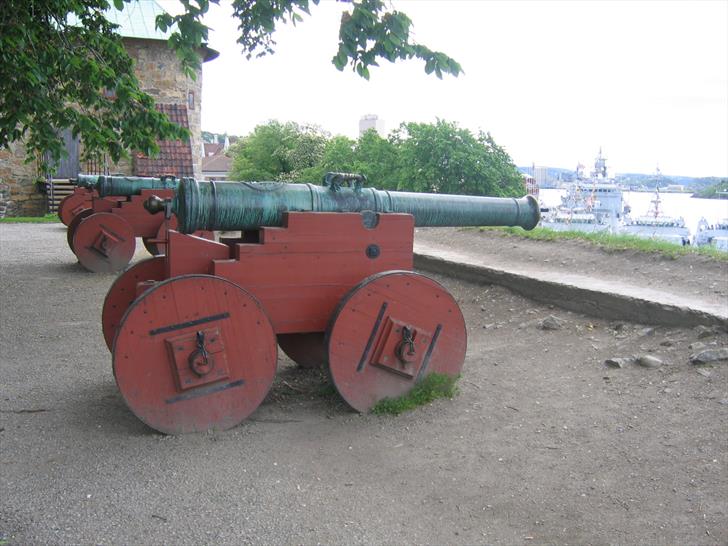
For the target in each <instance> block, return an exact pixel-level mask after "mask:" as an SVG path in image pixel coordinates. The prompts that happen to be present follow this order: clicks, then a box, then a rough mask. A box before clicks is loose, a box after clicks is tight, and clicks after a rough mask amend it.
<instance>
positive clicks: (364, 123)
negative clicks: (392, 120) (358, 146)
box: [359, 114, 387, 138]
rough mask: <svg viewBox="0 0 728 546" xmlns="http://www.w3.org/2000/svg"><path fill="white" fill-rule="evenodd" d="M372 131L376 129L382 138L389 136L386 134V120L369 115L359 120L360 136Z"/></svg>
mask: <svg viewBox="0 0 728 546" xmlns="http://www.w3.org/2000/svg"><path fill="white" fill-rule="evenodd" d="M370 129H374V130H375V131H376V132H377V133H378V134H379V136H380V137H382V138H384V137H385V136H387V135H386V133H385V132H384V120H381V119H379V116H377V115H376V114H367V115H366V116H362V118H361V119H360V120H359V136H361V135H363V134H364V133H366V132H367V131H369V130H370Z"/></svg>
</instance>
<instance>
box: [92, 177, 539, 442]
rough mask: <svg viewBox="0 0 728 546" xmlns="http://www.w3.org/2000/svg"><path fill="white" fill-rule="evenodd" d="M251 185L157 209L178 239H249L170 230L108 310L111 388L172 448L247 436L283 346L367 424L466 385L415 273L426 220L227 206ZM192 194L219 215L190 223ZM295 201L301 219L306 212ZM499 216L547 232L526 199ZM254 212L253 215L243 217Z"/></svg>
mask: <svg viewBox="0 0 728 546" xmlns="http://www.w3.org/2000/svg"><path fill="white" fill-rule="evenodd" d="M243 185H244V186H247V187H248V189H249V190H250V191H258V189H257V188H256V186H255V185H250V184H240V183H235V184H224V185H223V184H210V183H197V182H194V183H193V182H192V181H183V182H182V183H181V184H180V187H179V188H178V190H177V191H176V194H175V197H174V198H173V200H172V201H171V202H170V201H167V202H165V201H163V200H158V199H157V200H155V199H151V200H150V202H149V203H148V204H147V207H148V208H150V209H152V210H165V211H166V212H167V213H171V212H174V213H175V214H177V215H178V217H179V220H180V226H181V228H182V229H184V230H194V229H198V228H205V229H220V228H224V229H228V230H231V229H236V230H240V229H243V231H242V233H241V236H240V237H236V238H222V239H220V241H219V242H216V241H212V240H206V239H203V238H200V237H196V236H192V235H185V234H183V233H180V232H177V231H170V232H169V234H168V241H167V253H166V255H165V256H157V257H153V258H150V259H147V260H144V261H141V262H137V263H136V264H134V265H133V266H132V267H131V268H129V269H128V270H127V271H126V272H124V273H123V274H122V275H120V276H119V277H118V278H117V280H116V281H115V283H114V284H113V285H112V286H111V288H110V290H109V292H108V294H107V296H106V300H105V302H104V308H103V313H102V322H103V332H104V338H105V340H106V342H107V344H108V346H109V348H110V349H111V352H112V355H113V369H114V376H115V378H116V382H117V385H118V387H119V389H120V391H121V394H122V396H123V398H124V400H125V401H126V403H127V405H128V406H129V408H130V409H131V410H132V412H134V413H135V414H136V415H137V416H138V417H139V418H140V419H141V420H142V421H144V422H145V423H147V424H148V425H149V426H151V427H152V428H155V429H156V430H159V431H162V432H165V433H184V432H194V431H204V430H208V429H225V428H229V427H231V426H234V425H236V424H238V423H240V422H241V421H242V420H243V419H245V418H246V417H247V416H248V415H250V414H251V413H252V412H253V411H255V409H256V408H257V407H258V406H259V404H260V403H261V402H262V400H263V399H264V398H265V396H266V394H267V392H268V390H269V389H270V386H271V384H272V382H273V379H274V376H275V373H276V366H277V348H278V346H280V347H281V348H282V349H283V350H284V351H285V352H286V353H287V354H288V355H289V356H290V357H291V359H292V360H294V361H295V362H298V363H299V364H301V365H304V366H312V365H320V366H328V368H329V371H330V375H331V378H332V380H333V383H334V385H335V386H336V389H337V390H338V392H339V393H340V394H341V396H342V397H343V399H344V400H345V401H346V402H347V403H348V404H349V405H350V406H351V407H352V408H354V409H355V410H358V411H368V410H369V409H371V408H372V407H373V406H374V405H375V404H376V403H377V402H378V401H380V400H382V399H383V398H387V397H396V396H399V395H402V394H405V393H407V392H408V391H409V390H411V389H412V388H413V387H414V386H415V385H416V384H417V383H418V382H419V381H421V380H422V379H423V378H424V377H426V376H427V375H428V374H430V373H435V372H436V373H441V374H446V375H449V376H456V375H458V374H459V373H460V371H461V369H462V366H463V363H464V361H465V354H466V348H467V335H466V328H465V321H464V319H463V316H462V313H461V311H460V309H459V307H458V305H457V302H456V301H455V300H454V298H453V297H452V296H451V295H450V294H449V293H448V292H447V290H445V288H443V287H442V286H441V285H440V284H439V283H437V282H436V281H434V280H432V279H429V278H428V277H426V276H424V275H421V274H419V273H416V272H414V271H412V269H413V251H412V248H413V239H414V227H415V225H416V223H417V222H418V217H419V218H423V216H422V214H424V211H423V210H419V209H416V207H413V208H412V210H409V211H407V212H396V211H391V208H393V207H391V206H390V204H386V206H385V208H384V209H378V210H380V212H374V211H372V210H361V211H349V212H313V211H310V210H307V209H304V210H303V211H301V210H293V209H295V208H296V207H294V206H290V204H291V202H289V203H288V205H285V203H283V204H282V203H281V202H280V201H278V202H276V203H274V205H273V206H269V205H270V203H271V202H270V201H268V200H267V198H265V199H266V200H265V201H264V202H263V203H258V204H257V205H256V204H255V203H251V202H250V201H247V202H240V201H238V202H237V204H236V203H235V201H234V199H233V198H231V197H225V195H232V194H227V193H226V192H228V191H229V188H231V187H239V186H243ZM286 186H290V185H286ZM281 187H283V186H281ZM299 188H301V189H300V190H299ZM190 189H192V190H195V191H196V190H199V191H200V192H201V194H205V195H207V196H212V195H213V192H215V194H216V197H218V198H221V199H220V200H218V201H217V202H216V203H214V205H213V204H212V203H210V202H209V201H208V202H203V201H204V200H198V201H197V202H196V203H197V204H196V205H194V206H197V207H198V209H197V211H199V210H201V209H200V208H199V207H200V206H201V207H202V208H206V207H211V206H214V207H216V210H215V211H212V210H209V209H206V212H203V213H200V212H194V210H193V208H185V207H189V206H190V205H189V203H188V204H187V205H185V200H184V199H183V197H184V195H183V193H184V192H185V191H187V190H190ZM231 191H233V193H234V191H235V190H231ZM244 191H247V190H244ZM263 191H268V192H270V191H280V190H271V189H270V188H269V189H265V190H263ZM286 191H287V190H286ZM294 191H300V192H301V193H300V194H298V195H299V197H300V195H305V192H308V195H309V197H308V199H309V201H308V202H309V203H310V202H314V203H315V202H316V200H317V199H318V198H317V197H315V196H318V197H320V198H321V199H318V203H319V204H320V203H324V204H325V203H330V202H339V197H341V196H343V197H344V199H343V201H345V202H358V201H360V200H361V196H360V195H358V196H357V195H348V196H347V195H346V193H347V192H355V191H361V194H366V190H364V189H361V190H357V189H353V188H324V189H322V190H313V191H312V187H310V186H307V185H297V188H296V189H295V190H294ZM374 191H376V190H374ZM319 192H331V193H337V194H339V193H341V194H342V195H336V196H333V197H334V198H335V199H328V198H329V197H330V196H328V195H326V194H321V195H319ZM283 193H286V192H283ZM382 193H390V194H391V195H393V194H395V192H382ZM267 195H269V196H270V193H269V194H267ZM369 195H372V196H376V197H372V199H379V198H380V197H382V196H381V195H377V194H374V193H373V192H369ZM311 196H314V197H313V198H312V197H311ZM198 197H199V195H198ZM385 197H387V196H385ZM394 197H397V196H396V195H394ZM418 198H421V196H418ZM276 199H280V196H279V197H277V198H276ZM427 199H428V197H425V198H424V199H423V201H426V200H427ZM466 199H470V198H466ZM292 202H295V203H296V206H297V207H300V208H303V206H302V205H300V204H301V203H302V202H305V199H301V200H298V201H295V200H294V201H292ZM392 202H393V203H394V202H396V200H392ZM483 203H485V202H483ZM368 204H369V203H368ZM494 204H495V206H502V205H505V207H504V208H503V210H501V211H500V212H498V214H497V215H496V216H497V217H496V221H497V222H504V223H507V224H512V223H520V224H521V225H524V224H525V225H531V224H533V225H535V223H536V222H537V220H538V207H537V206H536V207H532V205H533V204H532V203H531V202H530V201H529V200H527V199H524V200H512V199H504V200H495V201H492V202H490V203H488V205H487V206H491V205H494ZM246 206H247V207H249V208H251V209H252V212H250V211H249V212H248V213H245V212H244V211H243V212H240V211H238V213H235V212H234V211H235V210H236V209H241V208H244V207H246ZM397 206H400V205H397ZM487 206H486V208H487ZM256 207H257V208H256ZM491 208H492V207H491ZM344 210H346V208H345V209H344ZM385 210H386V212H385ZM266 211H268V212H270V214H269V215H266ZM528 211H531V212H528ZM481 213H482V211H481ZM196 214H197V215H198V216H195V215H196ZM246 214H247V216H246ZM468 214H470V212H468ZM489 214H492V211H491V212H490V213H489ZM251 215H252V216H251ZM441 215H442V211H441V212H440V213H438V215H437V217H438V218H441V217H442V216H441ZM195 217H196V218H197V220H191V219H192V218H195ZM250 217H257V218H258V219H257V220H256V222H257V224H258V227H257V229H250V224H248V223H244V222H248V220H244V221H243V220H241V218H250ZM200 218H206V219H204V220H200ZM481 218H482V215H481ZM183 219H184V220H183ZM428 221H429V220H428ZM448 221H449V220H448ZM479 224H480V222H479ZM440 225H442V224H440Z"/></svg>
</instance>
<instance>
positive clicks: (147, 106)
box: [0, 0, 187, 161]
mask: <svg viewBox="0 0 728 546" xmlns="http://www.w3.org/2000/svg"><path fill="white" fill-rule="evenodd" d="M106 8H108V3H107V2H106V1H104V0H42V1H41V0H24V1H14V0H11V1H7V0H6V1H5V2H3V6H2V9H0V147H7V146H9V144H10V143H11V142H14V141H18V140H25V143H26V145H27V148H28V150H29V151H30V152H31V158H34V155H38V156H40V155H41V154H43V153H44V152H49V153H50V155H51V156H52V157H53V158H55V159H58V158H59V157H60V155H61V151H62V148H63V142H62V140H61V139H60V137H59V130H60V129H66V128H70V129H71V131H72V132H73V134H74V136H76V135H78V134H81V135H82V136H83V140H84V144H85V149H86V150H87V151H88V152H91V153H93V152H94V151H105V152H108V153H109V155H110V156H111V158H112V159H113V160H115V161H116V160H118V159H119V158H120V157H121V156H122V155H124V153H125V150H126V149H135V150H142V151H144V152H147V153H149V152H154V151H155V150H156V149H157V144H156V141H157V139H158V138H160V137H167V138H180V137H186V136H187V132H186V131H185V130H183V129H182V128H180V127H178V126H177V125H174V124H172V123H171V122H169V120H168V119H167V118H166V116H164V115H163V114H161V113H159V112H157V111H156V110H155V108H154V101H153V99H152V98H151V97H150V96H149V95H147V94H146V93H143V92H142V91H141V90H140V88H139V82H138V81H137V79H136V77H135V75H134V72H133V66H132V61H131V59H130V58H129V56H128V55H127V53H126V52H125V50H124V47H123V45H122V43H121V39H120V38H119V36H118V34H116V33H115V32H114V25H112V24H110V23H109V22H108V21H107V20H106V19H104V17H103V16H102V10H104V9H106ZM70 17H73V18H74V19H75V20H76V21H77V22H76V23H74V24H69V22H68V21H69V20H70ZM112 94H113V95H115V98H111V95H112Z"/></svg>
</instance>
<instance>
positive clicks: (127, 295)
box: [101, 256, 165, 350]
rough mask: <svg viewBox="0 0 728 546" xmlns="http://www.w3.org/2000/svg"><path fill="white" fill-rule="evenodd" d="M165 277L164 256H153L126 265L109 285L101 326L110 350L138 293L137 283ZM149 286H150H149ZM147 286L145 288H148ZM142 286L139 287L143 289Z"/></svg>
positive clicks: (159, 279)
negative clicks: (120, 325) (122, 320)
mask: <svg viewBox="0 0 728 546" xmlns="http://www.w3.org/2000/svg"><path fill="white" fill-rule="evenodd" d="M164 278H165V259H164V256H155V257H152V258H147V259H146V260H141V261H138V262H137V263H135V264H133V265H131V266H129V267H127V268H126V269H125V270H124V271H123V272H122V273H121V274H120V275H119V276H118V277H116V280H115V281H114V283H113V284H112V285H111V288H109V291H108V292H107V293H106V298H105V299H104V306H103V309H102V311H101V328H102V330H103V333H104V341H106V346H107V347H108V348H109V350H111V347H112V346H113V344H114V336H115V335H116V331H117V329H118V328H119V324H121V319H122V317H123V316H124V313H126V310H127V309H128V308H129V306H130V305H131V304H132V302H133V301H134V300H135V299H136V298H137V295H138V294H140V293H141V292H140V287H139V283H141V282H144V281H161V280H164ZM149 287H150V286H149ZM149 287H147V288H149ZM143 290H144V288H142V289H141V291H143Z"/></svg>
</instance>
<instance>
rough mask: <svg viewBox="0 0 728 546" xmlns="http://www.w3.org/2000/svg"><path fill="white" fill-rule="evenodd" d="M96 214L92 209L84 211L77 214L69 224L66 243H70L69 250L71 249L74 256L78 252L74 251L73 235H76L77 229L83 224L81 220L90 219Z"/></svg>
mask: <svg viewBox="0 0 728 546" xmlns="http://www.w3.org/2000/svg"><path fill="white" fill-rule="evenodd" d="M93 213H94V211H93V210H92V209H90V208H88V209H83V210H81V211H79V213H78V214H76V215H75V216H74V217H73V218H72V219H71V221H70V222H69V223H68V228H67V229H66V242H67V243H68V248H70V249H71V252H73V253H74V254H75V253H76V251H75V250H74V249H73V235H74V234H75V233H76V228H77V227H78V226H79V224H80V223H81V220H83V219H84V218H88V217H89V216H91V215H92V214H93Z"/></svg>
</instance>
